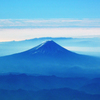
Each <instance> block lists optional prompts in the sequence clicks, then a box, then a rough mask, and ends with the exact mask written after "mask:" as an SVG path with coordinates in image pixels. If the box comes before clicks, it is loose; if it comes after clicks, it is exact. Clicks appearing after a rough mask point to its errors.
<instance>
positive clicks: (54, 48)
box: [26, 40, 72, 55]
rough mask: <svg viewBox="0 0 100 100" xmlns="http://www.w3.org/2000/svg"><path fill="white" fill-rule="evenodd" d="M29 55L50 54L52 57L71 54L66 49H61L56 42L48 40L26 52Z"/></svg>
mask: <svg viewBox="0 0 100 100" xmlns="http://www.w3.org/2000/svg"><path fill="white" fill-rule="evenodd" d="M26 52H27V53H29V54H50V55H54V54H58V55H60V53H61V54H62V53H64V55H65V53H67V54H69V53H72V52H70V51H68V50H67V49H65V48H63V47H61V46H60V45H58V44H57V43H56V42H54V41H52V40H49V41H45V42H43V43H41V44H40V45H38V46H36V47H34V48H32V49H30V50H28V51H26Z"/></svg>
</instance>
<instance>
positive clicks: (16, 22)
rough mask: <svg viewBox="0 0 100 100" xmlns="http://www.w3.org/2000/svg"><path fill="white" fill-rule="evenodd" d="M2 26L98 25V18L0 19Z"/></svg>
mask: <svg viewBox="0 0 100 100" xmlns="http://www.w3.org/2000/svg"><path fill="white" fill-rule="evenodd" d="M0 26H2V27H3V28H5V27H6V28H34V27H35V28H36V27H44V28H46V27H49V28H50V27H100V19H81V20H80V19H47V20H44V19H38V20H32V19H0Z"/></svg>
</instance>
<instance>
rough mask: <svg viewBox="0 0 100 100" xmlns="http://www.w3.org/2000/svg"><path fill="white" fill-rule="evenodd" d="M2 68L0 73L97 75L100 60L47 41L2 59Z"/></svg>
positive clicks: (0, 63)
mask: <svg viewBox="0 0 100 100" xmlns="http://www.w3.org/2000/svg"><path fill="white" fill-rule="evenodd" d="M0 66H1V67H0V73H8V72H18V73H28V74H42V75H58V76H59V75H60V76H65V75H68V76H69V74H70V75H72V76H74V75H76V76H79V75H81V74H82V75H84V74H85V75H88V74H89V73H92V74H93V73H94V72H95V73H97V72H98V69H99V68H100V58H96V57H90V56H84V55H79V54H76V53H74V52H71V51H69V50H67V49H65V48H63V47H61V46H60V45H58V44H57V43H55V42H54V41H46V42H44V43H42V44H40V45H38V46H36V47H34V48H32V49H30V50H27V51H24V52H21V53H17V54H13V55H10V56H5V57H0ZM94 69H95V70H94ZM98 73H99V72H98Z"/></svg>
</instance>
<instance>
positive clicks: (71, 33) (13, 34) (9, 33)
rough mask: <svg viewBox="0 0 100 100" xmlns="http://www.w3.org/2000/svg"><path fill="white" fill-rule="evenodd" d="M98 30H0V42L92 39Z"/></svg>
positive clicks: (98, 34)
mask: <svg viewBox="0 0 100 100" xmlns="http://www.w3.org/2000/svg"><path fill="white" fill-rule="evenodd" d="M94 36H100V28H32V29H31V28H26V29H0V41H12V40H16V41H18V40H24V39H31V38H38V37H94Z"/></svg>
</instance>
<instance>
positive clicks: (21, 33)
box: [0, 0, 100, 41]
mask: <svg viewBox="0 0 100 100" xmlns="http://www.w3.org/2000/svg"><path fill="white" fill-rule="evenodd" d="M99 12H100V0H0V41H12V40H16V41H18V40H24V39H29V38H36V37H47V36H49V37H94V36H99V35H100V13H99Z"/></svg>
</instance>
